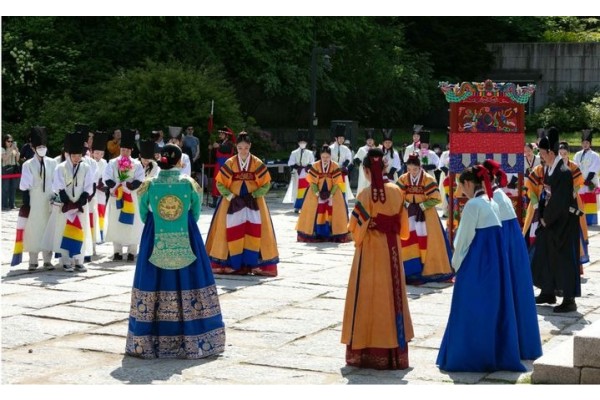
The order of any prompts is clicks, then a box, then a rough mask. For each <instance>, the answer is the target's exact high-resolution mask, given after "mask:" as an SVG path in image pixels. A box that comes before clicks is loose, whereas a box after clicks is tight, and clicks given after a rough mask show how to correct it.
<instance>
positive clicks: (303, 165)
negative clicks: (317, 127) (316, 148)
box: [283, 129, 315, 213]
mask: <svg viewBox="0 0 600 400" xmlns="http://www.w3.org/2000/svg"><path fill="white" fill-rule="evenodd" d="M297 137H298V148H297V149H296V150H294V151H292V153H291V154H290V159H289V161H288V165H289V166H290V167H291V168H292V177H291V179H290V184H289V185H288V189H287V192H286V193H285V196H284V197H283V204H289V203H294V212H295V213H298V211H300V209H301V208H302V203H303V202H304V196H305V194H306V189H307V188H308V182H307V180H306V172H307V170H308V169H309V168H310V166H311V165H312V163H314V162H315V157H314V155H313V152H312V151H310V150H309V149H307V148H306V144H307V142H308V131H307V130H306V129H298V132H297Z"/></svg>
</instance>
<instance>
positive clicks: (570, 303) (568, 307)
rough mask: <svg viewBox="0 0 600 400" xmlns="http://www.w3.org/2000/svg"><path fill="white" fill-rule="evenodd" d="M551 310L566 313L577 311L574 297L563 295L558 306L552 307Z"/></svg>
mask: <svg viewBox="0 0 600 400" xmlns="http://www.w3.org/2000/svg"><path fill="white" fill-rule="evenodd" d="M553 311H554V312H555V313H567V312H573V311H577V304H575V299H574V298H573V297H565V298H564V299H563V302H562V304H561V305H560V306H556V307H554V309H553Z"/></svg>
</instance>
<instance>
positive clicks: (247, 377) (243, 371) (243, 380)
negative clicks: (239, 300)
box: [184, 364, 345, 385]
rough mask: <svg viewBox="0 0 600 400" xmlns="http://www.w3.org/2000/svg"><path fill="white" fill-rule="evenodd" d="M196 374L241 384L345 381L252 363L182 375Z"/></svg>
mask: <svg viewBox="0 0 600 400" xmlns="http://www.w3.org/2000/svg"><path fill="white" fill-rule="evenodd" d="M196 374H198V375H196ZM198 376H200V377H203V378H210V379H211V380H212V381H213V382H214V381H215V380H216V381H217V382H219V383H229V384H243V385H252V384H261V385H265V384H280V383H281V382H285V383H286V384H290V385H300V384H311V385H315V384H317V385H319V384H321V385H323V384H332V383H345V382H344V378H343V377H341V376H339V375H338V374H323V373H316V372H312V371H304V370H297V369H293V368H278V367H269V366H262V365H253V366H252V368H248V366H247V365H245V364H236V365H230V366H226V367H224V368H213V369H210V370H208V371H201V372H200V371H199V372H196V371H189V370H186V371H184V377H185V378H186V379H188V378H189V379H195V378H196V377H198Z"/></svg>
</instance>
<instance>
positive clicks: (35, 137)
mask: <svg viewBox="0 0 600 400" xmlns="http://www.w3.org/2000/svg"><path fill="white" fill-rule="evenodd" d="M30 136H31V147H33V148H34V149H35V148H36V147H38V146H47V144H48V133H47V132H46V127H45V126H32V127H31V135H30Z"/></svg>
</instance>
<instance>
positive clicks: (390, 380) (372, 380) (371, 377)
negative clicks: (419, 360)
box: [340, 366, 413, 385]
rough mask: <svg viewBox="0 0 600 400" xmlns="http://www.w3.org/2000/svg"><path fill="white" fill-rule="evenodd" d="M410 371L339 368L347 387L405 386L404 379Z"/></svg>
mask: <svg viewBox="0 0 600 400" xmlns="http://www.w3.org/2000/svg"><path fill="white" fill-rule="evenodd" d="M412 370H413V368H412V367H408V368H407V369H402V370H377V369H369V368H364V369H361V368H355V367H349V366H345V367H342V368H340V373H341V374H342V376H343V377H344V378H346V379H347V380H348V384H349V385H369V384H371V385H406V384H408V381H407V380H405V379H404V377H405V376H406V374H408V373H409V372H411V371H412Z"/></svg>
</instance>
